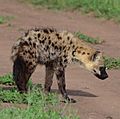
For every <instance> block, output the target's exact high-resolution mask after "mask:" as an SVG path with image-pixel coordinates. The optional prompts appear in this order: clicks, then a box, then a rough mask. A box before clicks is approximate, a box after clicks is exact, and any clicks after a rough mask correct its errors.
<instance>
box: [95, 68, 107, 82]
mask: <svg viewBox="0 0 120 119" xmlns="http://www.w3.org/2000/svg"><path fill="white" fill-rule="evenodd" d="M99 70H100V74H98V73H95V74H94V75H95V76H96V77H97V78H99V79H101V80H104V79H106V78H108V74H107V72H106V67H100V69H99Z"/></svg>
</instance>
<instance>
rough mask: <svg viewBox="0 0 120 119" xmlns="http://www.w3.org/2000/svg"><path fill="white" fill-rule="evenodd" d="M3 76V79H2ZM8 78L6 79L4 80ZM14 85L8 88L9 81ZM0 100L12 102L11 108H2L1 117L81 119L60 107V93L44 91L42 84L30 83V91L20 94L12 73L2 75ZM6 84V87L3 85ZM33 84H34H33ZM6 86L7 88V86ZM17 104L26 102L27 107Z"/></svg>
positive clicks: (1, 118)
mask: <svg viewBox="0 0 120 119" xmlns="http://www.w3.org/2000/svg"><path fill="white" fill-rule="evenodd" d="M2 78H3V79H2ZM4 80H6V81H4ZM7 81H9V83H10V84H11V85H12V86H13V87H11V88H9V89H7V86H8V83H7V84H6V83H5V82H7ZM0 84H2V85H1V88H0V102H1V103H4V102H6V103H11V104H12V106H11V107H9V108H2V107H1V108H0V119H6V118H7V119H79V117H78V116H76V115H75V114H76V113H72V111H71V113H70V112H69V109H68V110H62V109H64V107H63V108H62V109H61V108H60V100H59V98H58V95H57V94H55V93H50V94H48V95H46V94H45V93H43V90H42V87H41V85H33V84H32V83H31V82H30V83H28V87H29V91H28V93H27V94H20V93H19V92H18V91H17V90H16V87H14V83H13V81H12V76H11V74H6V75H5V76H1V77H0ZM3 84H4V87H2V86H3ZM31 85H32V86H31ZM5 86H6V88H5ZM16 104H25V105H26V107H25V108H19V107H18V106H16ZM66 113H67V115H66Z"/></svg>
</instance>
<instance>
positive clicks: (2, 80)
mask: <svg viewBox="0 0 120 119" xmlns="http://www.w3.org/2000/svg"><path fill="white" fill-rule="evenodd" d="M12 78H13V77H12V75H11V74H10V73H9V74H6V75H4V76H0V84H3V85H14V81H13V80H12Z"/></svg>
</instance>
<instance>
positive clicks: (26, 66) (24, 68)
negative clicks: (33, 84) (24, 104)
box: [13, 57, 36, 93]
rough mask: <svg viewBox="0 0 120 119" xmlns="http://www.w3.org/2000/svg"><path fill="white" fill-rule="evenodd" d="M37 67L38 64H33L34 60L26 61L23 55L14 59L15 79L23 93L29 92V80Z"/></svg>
mask: <svg viewBox="0 0 120 119" xmlns="http://www.w3.org/2000/svg"><path fill="white" fill-rule="evenodd" d="M35 67H36V65H33V64H32V62H28V61H24V60H23V59H22V58H21V57H17V58H16V60H15V61H14V64H13V80H14V81H15V83H16V85H17V88H18V90H19V91H20V92H21V93H23V92H27V82H28V80H29V78H30V76H31V74H32V73H33V71H34V70H35Z"/></svg>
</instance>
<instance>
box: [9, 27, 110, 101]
mask: <svg viewBox="0 0 120 119" xmlns="http://www.w3.org/2000/svg"><path fill="white" fill-rule="evenodd" d="M11 58H12V61H13V79H14V80H15V82H16V85H17V87H18V90H19V91H20V92H26V91H27V86H26V84H27V82H28V80H29V78H30V76H31V74H32V73H33V72H34V71H35V68H36V66H37V65H38V64H41V65H45V67H46V77H45V85H44V89H45V91H46V92H49V91H50V89H51V85H52V82H53V81H52V79H53V75H54V74H55V75H56V77H57V81H58V87H59V90H60V92H61V94H62V96H63V97H64V98H65V99H67V100H68V101H71V102H74V100H73V99H70V98H69V97H68V95H67V92H66V84H65V68H66V66H67V65H68V64H70V63H72V62H77V63H78V64H79V65H82V66H83V67H85V68H86V69H87V70H89V71H90V72H92V73H93V74H94V75H95V76H97V77H98V78H99V79H106V78H107V77H108V75H107V73H106V71H105V69H106V68H105V66H104V62H103V56H102V53H101V52H100V51H97V50H95V49H94V48H92V47H90V46H89V45H88V44H86V43H85V42H83V41H82V40H80V39H79V38H78V37H76V36H75V35H74V34H72V33H70V32H67V31H56V30H55V29H51V28H40V29H39V28H38V29H32V30H28V31H27V32H26V33H25V34H24V36H22V37H20V38H19V39H18V40H17V42H16V43H15V44H14V46H13V47H12V56H11Z"/></svg>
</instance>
